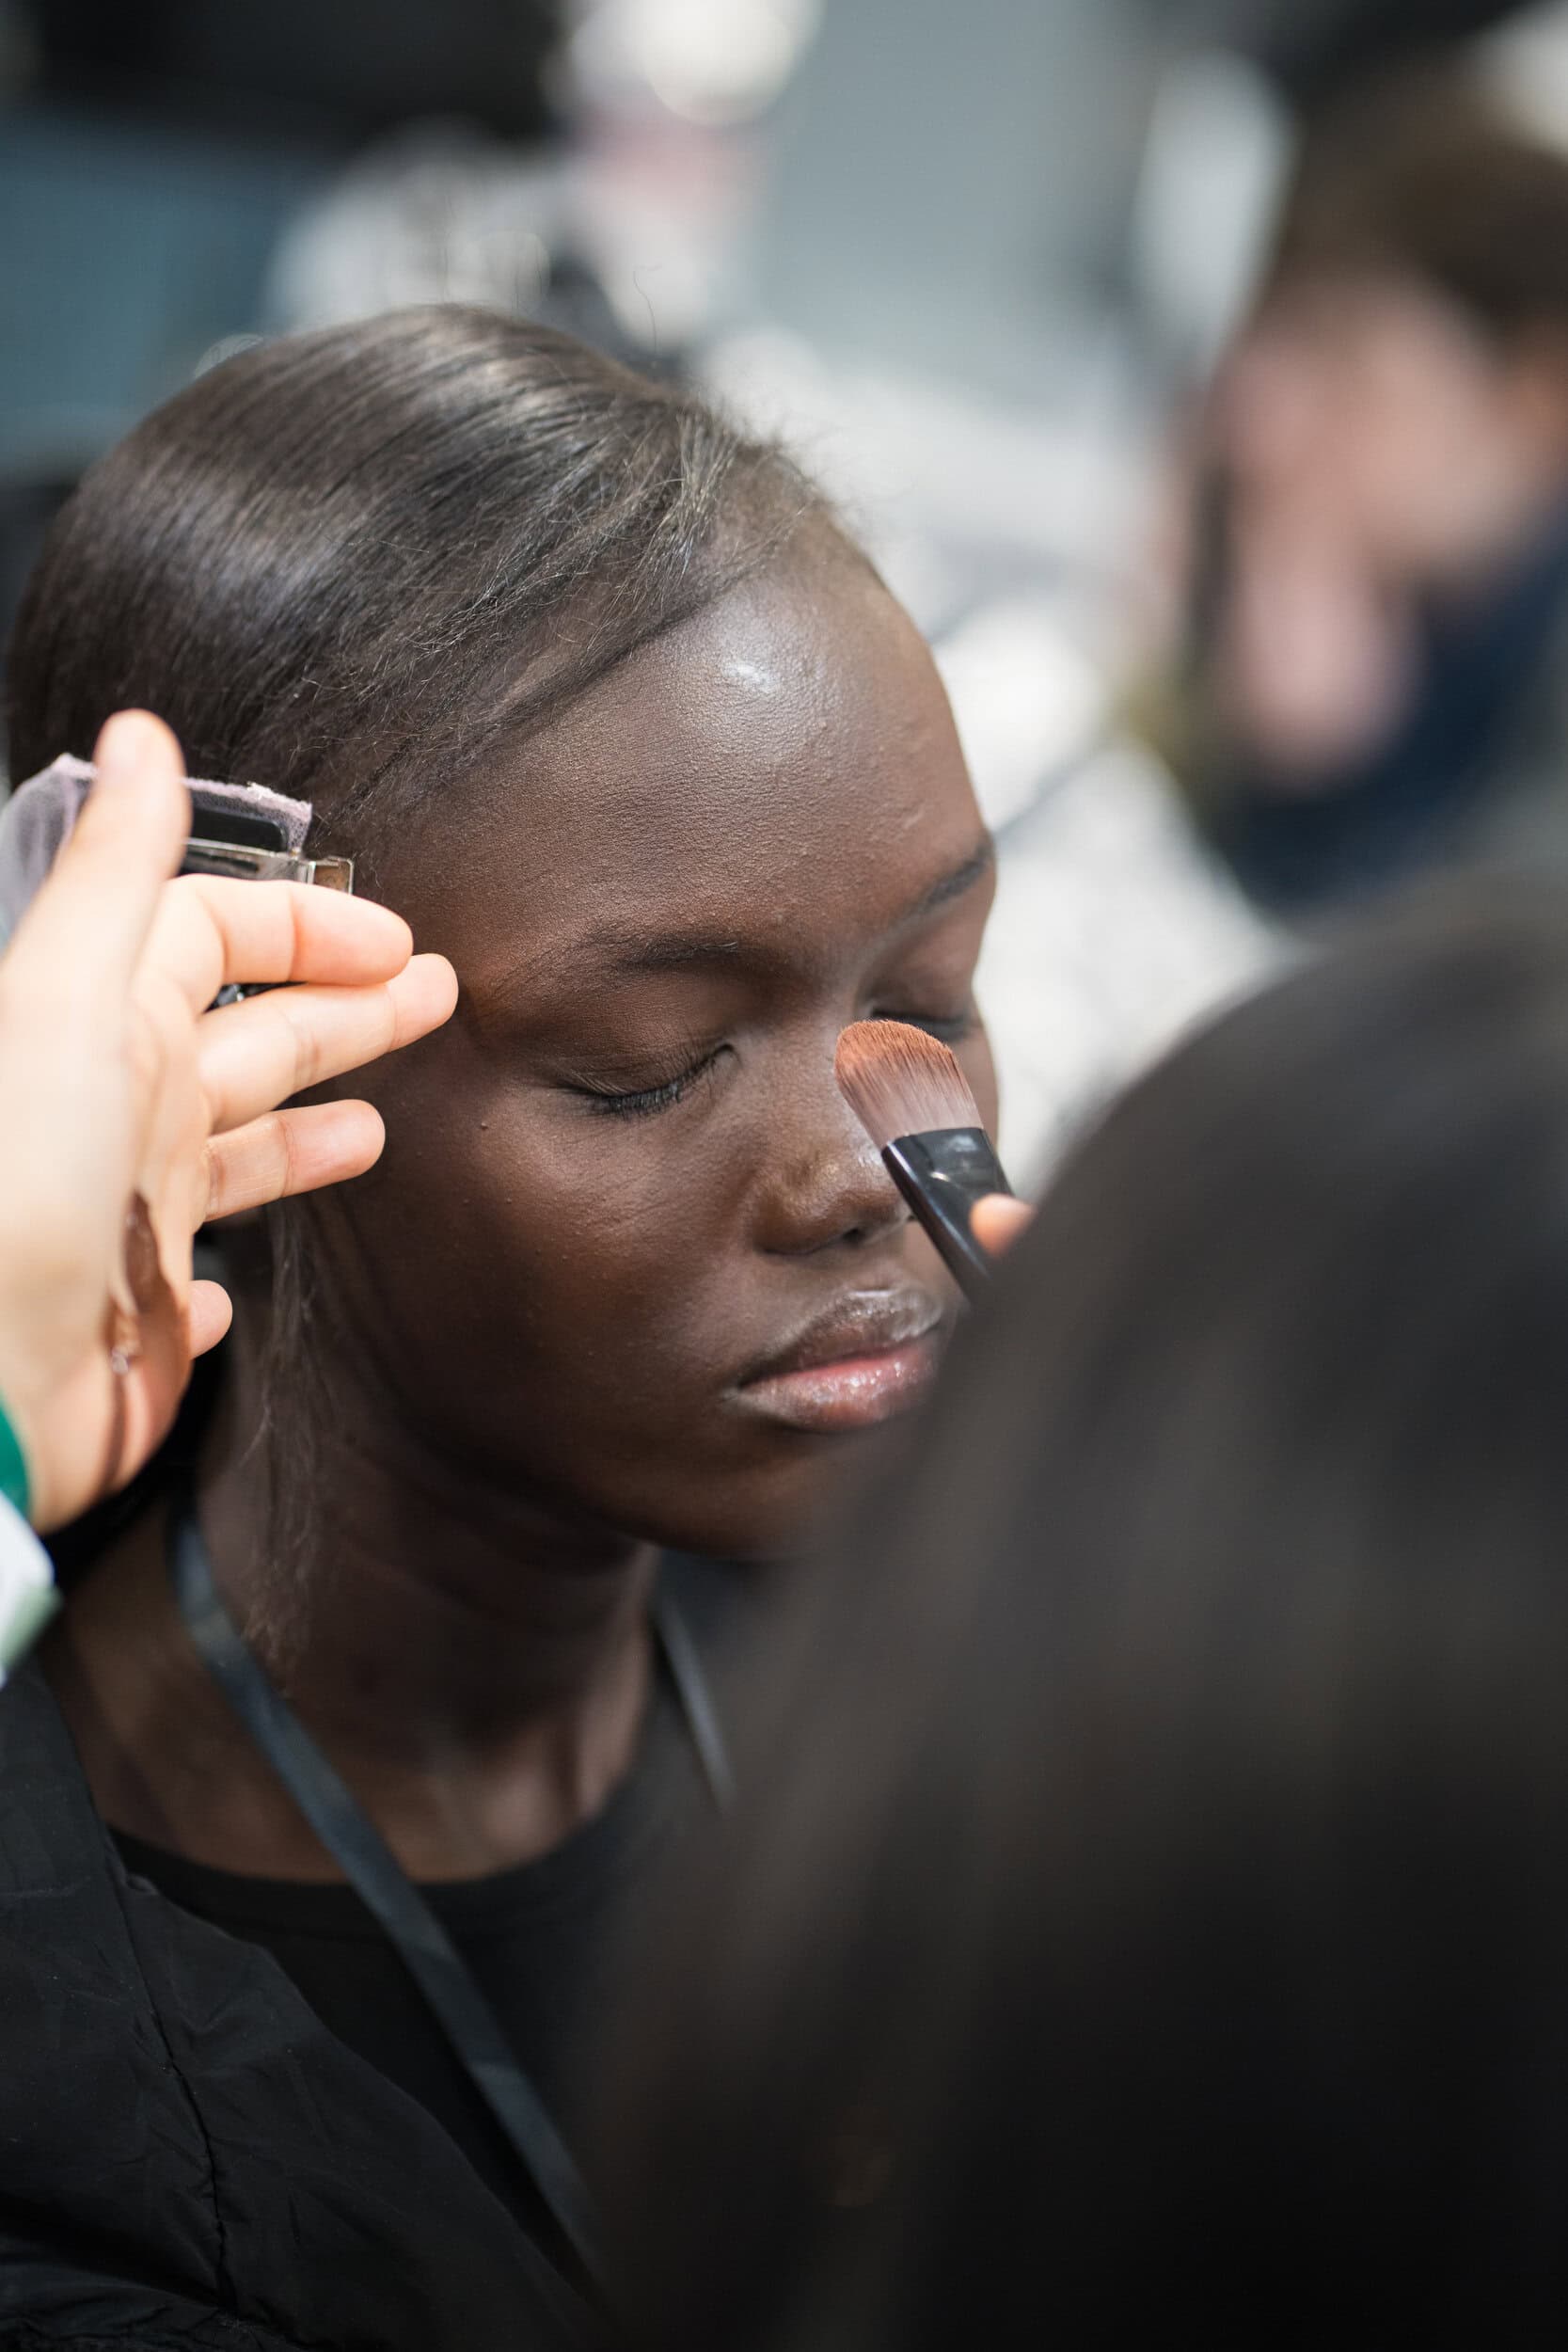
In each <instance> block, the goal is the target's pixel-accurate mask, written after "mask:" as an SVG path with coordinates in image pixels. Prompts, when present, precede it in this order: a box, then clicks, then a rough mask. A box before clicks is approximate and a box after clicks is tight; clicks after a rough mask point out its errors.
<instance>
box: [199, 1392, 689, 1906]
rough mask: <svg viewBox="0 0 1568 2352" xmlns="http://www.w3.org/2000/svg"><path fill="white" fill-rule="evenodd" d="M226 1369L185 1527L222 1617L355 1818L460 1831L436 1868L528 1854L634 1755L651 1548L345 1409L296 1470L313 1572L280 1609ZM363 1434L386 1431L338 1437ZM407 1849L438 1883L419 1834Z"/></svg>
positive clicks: (261, 1502) (254, 1474)
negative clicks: (318, 1751) (320, 1755)
mask: <svg viewBox="0 0 1568 2352" xmlns="http://www.w3.org/2000/svg"><path fill="white" fill-rule="evenodd" d="M235 1371H236V1375H237V1377H236V1378H235V1379H234V1380H233V1381H232V1382H231V1383H230V1393H229V1397H228V1400H227V1409H226V1411H225V1412H224V1413H223V1414H222V1415H221V1416H220V1425H219V1428H218V1430H217V1431H216V1433H215V1436H214V1443H213V1445H212V1447H211V1448H210V1450H209V1455H208V1459H207V1461H206V1463H205V1465H204V1470H203V1476H202V1479H201V1485H200V1512H201V1521H202V1528H203V1533H204V1534H205V1536H206V1539H207V1542H208V1545H209V1548H210V1549H211V1552H212V1557H213V1565H214V1575H215V1577H216V1580H217V1582H218V1585H219V1589H220V1590H221V1592H222V1593H223V1596H224V1597H225V1600H226V1601H227V1603H228V1605H229V1607H230V1612H231V1613H232V1614H233V1616H234V1618H235V1620H236V1622H237V1623H238V1624H240V1625H241V1626H242V1627H244V1628H245V1629H247V1631H248V1632H249V1634H250V1636H251V1639H252V1642H253V1645H254V1646H255V1647H256V1648H257V1650H258V1652H259V1654H260V1655H261V1657H262V1658H263V1660H264V1661H265V1662H266V1663H267V1664H268V1666H269V1668H270V1669H271V1670H272V1672H273V1674H274V1676H275V1678H277V1680H278V1681H280V1682H281V1683H282V1684H283V1685H284V1687H285V1688H286V1690H287V1692H288V1696H289V1699H290V1702H291V1704H292V1705H293V1708H295V1710H296V1712H297V1713H298V1714H299V1716H300V1718H301V1720H302V1721H303V1722H304V1723H305V1724H307V1726H308V1727H309V1729H310V1730H311V1732H312V1733H313V1734H314V1736H315V1737H316V1738H317V1739H319V1740H320V1741H321V1742H322V1744H323V1746H324V1747H325V1749H326V1751H327V1753H328V1754H329V1755H330V1756H332V1758H333V1760H334V1762H335V1763H337V1765H338V1766H339V1769H340V1770H341V1771H342V1772H344V1774H345V1777H347V1778H348V1779H349V1780H350V1782H351V1785H352V1786H354V1788H356V1792H357V1793H358V1794H359V1795H360V1798H361V1801H362V1802H364V1803H366V1804H367V1805H368V1806H369V1807H370V1809H371V1810H372V1813H373V1814H376V1815H378V1816H381V1815H386V1814H390V1815H391V1816H393V1817H394V1818H396V1817H397V1816H398V1815H399V1814H400V1813H402V1812H404V1811H406V1810H407V1808H408V1806H409V1805H410V1804H412V1805H413V1808H414V1810H415V1811H416V1812H421V1811H426V1810H428V1809H429V1806H430V1804H432V1803H434V1805H435V1812H436V1816H437V1817H438V1818H439V1819H441V1820H444V1821H445V1822H447V1823H448V1824H449V1825H455V1824H464V1825H466V1826H464V1828H463V1832H462V1835H461V1836H459V1839H458V1844H459V1846H460V1847H461V1850H462V1856H463V1859H462V1860H461V1861H459V1860H458V1858H457V1856H456V1855H455V1854H453V1855H451V1856H450V1857H449V1858H448V1862H447V1868H448V1871H449V1872H450V1871H451V1870H453V1869H454V1868H455V1869H465V1868H472V1867H491V1868H494V1867H502V1866H503V1865H504V1863H505V1862H507V1861H509V1860H510V1861H515V1860H523V1859H527V1858H529V1856H530V1855H531V1854H532V1853H536V1852H543V1851H546V1850H547V1849H548V1847H549V1846H550V1845H552V1844H554V1843H556V1842H558V1840H559V1838H560V1837H561V1836H564V1835H566V1834H567V1833H568V1832H569V1831H570V1830H571V1829H572V1828H573V1827H575V1826H576V1825H577V1824H578V1822H579V1821H581V1820H584V1819H585V1818H587V1816H588V1815H590V1814H591V1813H592V1812H594V1810H596V1809H597V1807H598V1805H599V1804H601V1803H602V1802H603V1801H604V1799H605V1797H606V1796H607V1795H608V1794H609V1792H610V1789H611V1788H613V1787H614V1785H615V1783H616V1782H617V1781H618V1780H619V1779H620V1778H621V1776H622V1775H623V1773H624V1772H626V1770H627V1769H628V1767H629V1765H630V1762H631V1759H632V1756H633V1755H634V1753H635V1748H636V1744H637V1738H638V1734H639V1731H640V1728H641V1721H642V1717H643V1712H644V1707H645V1702H646V1699H647V1694H648V1689H649V1683H650V1673H651V1643H650V1638H649V1632H648V1603H649V1597H650V1593H651V1588H652V1582H653V1577H654V1572H655V1568H656V1565H657V1554H656V1552H655V1550H654V1549H653V1548H652V1547H651V1546H649V1545H646V1544H640V1543H637V1542H635V1541H632V1540H630V1539H628V1538H626V1537H625V1536H622V1535H619V1534H615V1533H614V1532H613V1531H610V1530H608V1529H603V1528H597V1527H593V1526H590V1525H585V1524H581V1523H573V1522H572V1521H570V1520H568V1519H567V1518H565V1517H564V1516H563V1515H562V1514H560V1513H557V1512H552V1511H551V1510H549V1509H548V1508H546V1507H545V1506H544V1505H542V1504H541V1503H540V1502H538V1501H537V1500H531V1499H530V1498H528V1497H526V1496H519V1495H518V1494H517V1493H516V1492H515V1491H513V1490H511V1489H509V1488H504V1487H502V1486H500V1485H499V1483H497V1482H493V1481H486V1480H485V1479H484V1477H483V1475H482V1474H479V1473H476V1471H475V1470H472V1469H471V1468H470V1467H468V1466H467V1465H464V1466H458V1465H456V1464H452V1463H450V1462H447V1461H444V1460H442V1459H440V1458H439V1457H436V1456H435V1455H433V1454H431V1453H430V1452H429V1451H428V1450H427V1449H423V1448H421V1446H420V1443H419V1442H418V1440H417V1439H416V1438H414V1437H413V1435H412V1434H411V1433H409V1432H407V1431H401V1430H400V1431H393V1430H391V1429H390V1428H389V1427H388V1422H387V1419H386V1408H385V1402H384V1400H382V1399H379V1398H378V1399H377V1400H376V1403H375V1407H372V1408H368V1409H366V1410H364V1411H359V1410H356V1409H355V1401H354V1400H353V1399H347V1400H343V1401H341V1403H340V1404H339V1406H338V1407H337V1409H335V1411H334V1414H333V1416H332V1433H331V1434H327V1435H326V1436H325V1437H324V1438H323V1439H322V1441H321V1444H320V1449H319V1453H318V1455H317V1460H316V1463H315V1464H314V1465H313V1470H312V1481H311V1484H312V1490H313V1492H314V1494H315V1495H316V1497H317V1498H318V1499H319V1504H320V1509H319V1515H318V1518H317V1523H316V1528H315V1530H314V1538H313V1542H312V1545H311V1560H312V1566H311V1568H310V1570H309V1575H308V1578H307V1579H306V1581H305V1582H304V1584H303V1587H302V1589H301V1590H300V1592H299V1595H298V1598H297V1602H291V1601H290V1600H289V1599H288V1598H287V1593H288V1584H287V1580H286V1579H285V1580H283V1581H282V1589H283V1591H284V1594H285V1600H284V1604H283V1606H282V1609H281V1610H279V1609H278V1607H277V1600H276V1596H277V1592H278V1590H279V1577H278V1571H277V1564H276V1563H275V1562H273V1561H272V1560H270V1559H269V1558H268V1556H267V1549H266V1533H265V1531H266V1530H267V1527H268V1523H269V1513H268V1509H267V1500H266V1499H267V1495H268V1492H269V1465H268V1462H267V1461H266V1459H265V1457H264V1454H263V1452H262V1448H261V1446H250V1447H246V1446H245V1445H244V1444H242V1443H239V1442H236V1433H237V1432H238V1431H239V1430H242V1429H245V1428H254V1427H256V1426H257V1425H258V1422H257V1418H256V1415H255V1412H254V1399H253V1396H252V1395H251V1394H250V1393H248V1391H249V1389H250V1383H249V1381H248V1379H247V1377H246V1373H245V1365H244V1363H243V1360H242V1361H241V1362H239V1363H237V1364H236V1366H235ZM365 1430H371V1431H380V1432H382V1433H385V1434H384V1435H382V1436H381V1437H380V1438H372V1440H370V1441H369V1442H368V1443H367V1442H359V1441H357V1439H356V1441H350V1440H348V1439H346V1438H344V1437H343V1436H342V1435H341V1432H343V1431H354V1432H356V1433H358V1432H360V1431H365ZM383 1826H384V1827H385V1826H387V1823H386V1821H385V1820H384V1822H383ZM414 1842H415V1843H416V1844H417V1845H418V1846H419V1847H420V1866H421V1867H422V1869H423V1870H424V1871H425V1872H426V1873H428V1874H430V1875H441V1874H443V1873H442V1869H441V1857H440V1855H439V1854H438V1853H435V1852H433V1851H430V1850H429V1846H430V1841H429V1839H428V1837H425V1836H420V1837H419V1838H418V1839H416V1840H415V1841H414ZM439 1842H440V1839H439V1837H437V1839H436V1843H437V1845H438V1844H439Z"/></svg>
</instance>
